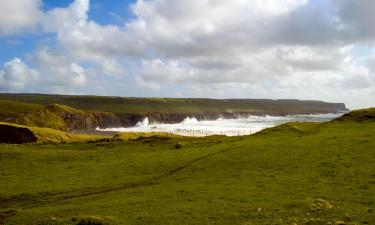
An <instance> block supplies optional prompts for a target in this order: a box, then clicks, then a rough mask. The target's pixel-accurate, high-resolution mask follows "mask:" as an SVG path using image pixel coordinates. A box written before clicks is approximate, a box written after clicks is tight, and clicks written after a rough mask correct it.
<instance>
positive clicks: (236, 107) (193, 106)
mask: <svg viewBox="0 0 375 225" xmlns="http://www.w3.org/2000/svg"><path fill="white" fill-rule="evenodd" d="M0 99H6V100H16V101H23V102H30V103H37V104H43V105H47V104H52V103H58V104H63V105H68V106H71V107H73V108H77V109H82V110H89V111H101V112H113V113H137V114H144V113H145V112H148V113H150V112H183V113H193V112H226V111H241V112H259V111H261V112H262V111H266V112H268V113H270V112H283V113H288V112H289V111H291V110H292V112H294V113H296V112H298V111H300V112H301V113H303V112H305V113H308V112H311V111H319V110H322V107H326V106H327V105H326V104H325V103H322V102H318V101H298V100H278V101H274V100H215V99H175V98H168V99H167V98H123V97H101V96H64V95H37V94H20V95H14V94H0Z"/></svg>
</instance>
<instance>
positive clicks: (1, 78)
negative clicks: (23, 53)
mask: <svg viewBox="0 0 375 225" xmlns="http://www.w3.org/2000/svg"><path fill="white" fill-rule="evenodd" d="M38 79H39V73H38V71H36V70H34V69H30V68H29V67H28V66H27V65H26V64H25V63H24V62H22V60H21V59H19V58H15V59H13V60H11V61H9V62H7V63H5V64H4V66H3V70H1V71H0V88H1V89H3V90H6V91H8V90H14V91H18V90H22V89H23V88H25V87H26V86H27V85H28V84H29V83H32V82H35V81H37V80H38Z"/></svg>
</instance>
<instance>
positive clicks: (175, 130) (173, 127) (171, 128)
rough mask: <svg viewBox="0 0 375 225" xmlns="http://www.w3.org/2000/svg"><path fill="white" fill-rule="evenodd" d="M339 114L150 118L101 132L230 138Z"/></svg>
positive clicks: (315, 120) (322, 119)
mask: <svg viewBox="0 0 375 225" xmlns="http://www.w3.org/2000/svg"><path fill="white" fill-rule="evenodd" d="M342 115H343V114H342V113H338V114H331V113H330V114H312V115H289V116H249V117H246V118H238V119H223V118H219V119H217V120H203V121H199V120H197V119H196V118H194V117H192V118H191V117H187V118H186V119H184V120H183V121H182V122H181V123H175V124H163V123H150V122H149V119H148V118H147V117H146V118H145V119H143V120H142V121H139V122H138V123H137V124H136V125H135V126H134V127H113V128H106V129H101V128H99V127H98V128H97V130H98V131H111V132H165V133H171V134H177V135H182V136H210V135H226V136H241V135H250V134H254V133H256V132H259V131H261V130H263V129H265V128H269V127H274V126H277V125H280V124H283V123H288V122H326V121H330V120H333V119H335V118H337V117H340V116H342Z"/></svg>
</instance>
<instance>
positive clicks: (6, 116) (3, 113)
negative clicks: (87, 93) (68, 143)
mask: <svg viewBox="0 0 375 225" xmlns="http://www.w3.org/2000/svg"><path fill="white" fill-rule="evenodd" d="M63 114H74V115H78V116H79V115H81V116H82V120H84V119H85V118H87V117H88V116H89V115H90V112H85V111H82V110H78V109H74V108H71V107H69V106H65V105H60V104H49V105H41V104H34V103H24V102H20V101H8V100H0V121H6V122H12V123H16V124H21V125H25V126H30V127H46V128H52V129H56V130H62V131H67V130H69V128H68V124H67V123H66V122H65V121H64V119H63V117H62V115H63ZM85 116H86V117H85Z"/></svg>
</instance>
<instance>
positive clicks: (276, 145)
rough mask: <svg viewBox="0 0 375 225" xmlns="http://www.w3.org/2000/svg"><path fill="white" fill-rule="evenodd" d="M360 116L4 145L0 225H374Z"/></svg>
mask: <svg viewBox="0 0 375 225" xmlns="http://www.w3.org/2000/svg"><path fill="white" fill-rule="evenodd" d="M361 112H363V111H361ZM367 113H370V114H371V113H373V111H368V112H367ZM353 115H354V116H355V115H361V117H363V113H357V114H352V116H353ZM364 118H367V119H368V118H371V117H368V116H364ZM353 121H356V120H350V119H348V117H347V118H346V119H345V120H343V121H339V120H338V121H334V122H329V123H323V124H319V123H291V124H285V125H281V126H278V127H275V128H270V129H267V130H264V131H263V132H261V133H258V134H255V135H252V136H242V137H222V136H212V137H206V138H183V137H178V136H166V135H163V134H158V135H156V136H148V137H137V136H133V137H131V138H129V137H127V136H126V135H125V136H117V137H116V138H115V139H112V140H109V139H106V140H102V141H90V142H79V143H66V144H38V143H37V144H25V145H0V177H1V179H0V224H7V225H8V224H30V225H33V224H35V225H37V224H40V225H42V224H45V225H47V224H50V225H52V224H53V225H63V224H71V225H73V224H77V225H78V224H79V225H84V224H91V225H92V224H97V225H100V224H134V225H141V224H160V225H169V224H170V225H176V224H202V225H203V224H205V225H206V224H228V225H229V224H241V225H250V224H280V225H281V224H294V225H295V224H316V225H318V224H336V225H338V224H375V212H374V210H375V121H374V120H372V119H368V120H359V121H357V122H353Z"/></svg>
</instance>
